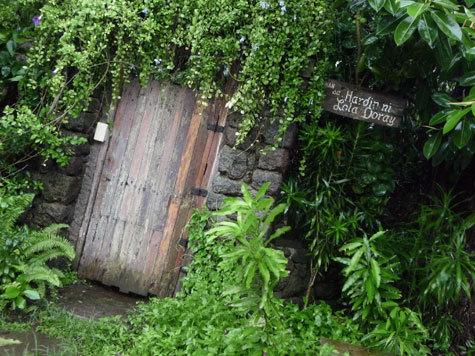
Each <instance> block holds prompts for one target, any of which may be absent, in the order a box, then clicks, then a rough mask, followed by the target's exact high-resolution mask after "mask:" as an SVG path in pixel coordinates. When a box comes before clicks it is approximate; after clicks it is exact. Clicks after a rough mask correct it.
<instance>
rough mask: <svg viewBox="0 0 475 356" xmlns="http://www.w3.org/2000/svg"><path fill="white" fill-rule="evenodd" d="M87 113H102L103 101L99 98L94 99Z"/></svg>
mask: <svg viewBox="0 0 475 356" xmlns="http://www.w3.org/2000/svg"><path fill="white" fill-rule="evenodd" d="M87 111H88V112H91V113H98V112H100V111H101V101H100V100H99V99H98V98H92V99H91V101H90V102H89V105H88V107H87Z"/></svg>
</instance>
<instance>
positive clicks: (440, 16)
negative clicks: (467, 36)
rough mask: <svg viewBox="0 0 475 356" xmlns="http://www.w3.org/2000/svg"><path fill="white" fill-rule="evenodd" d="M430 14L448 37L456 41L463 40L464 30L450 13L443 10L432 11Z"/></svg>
mask: <svg viewBox="0 0 475 356" xmlns="http://www.w3.org/2000/svg"><path fill="white" fill-rule="evenodd" d="M430 15H431V16H432V18H433V19H434V21H435V23H436V24H437V26H439V28H440V30H441V31H442V32H443V33H445V34H446V35H447V37H449V38H451V39H453V40H456V41H462V30H461V29H460V26H459V24H458V23H457V22H456V21H455V20H454V19H453V18H452V17H451V16H450V15H448V14H446V13H443V12H442V11H432V12H431V13H430Z"/></svg>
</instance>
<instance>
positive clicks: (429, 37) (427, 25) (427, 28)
mask: <svg viewBox="0 0 475 356" xmlns="http://www.w3.org/2000/svg"><path fill="white" fill-rule="evenodd" d="M436 26H437V25H436V24H435V22H434V20H432V17H430V16H429V15H428V14H423V15H422V16H421V19H420V21H419V24H418V26H417V29H418V31H419V34H420V35H421V37H422V38H423V39H424V41H426V42H427V44H428V45H429V46H430V47H431V48H434V46H435V42H436V41H437V35H438V33H439V31H438V30H437V27H436Z"/></svg>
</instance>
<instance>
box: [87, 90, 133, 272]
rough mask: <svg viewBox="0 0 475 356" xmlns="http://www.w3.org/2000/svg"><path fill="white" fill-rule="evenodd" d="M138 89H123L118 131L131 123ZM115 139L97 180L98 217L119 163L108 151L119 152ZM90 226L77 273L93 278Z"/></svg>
mask: <svg viewBox="0 0 475 356" xmlns="http://www.w3.org/2000/svg"><path fill="white" fill-rule="evenodd" d="M139 91H140V85H139V83H138V82H137V81H136V82H133V83H131V84H130V85H129V86H127V87H126V88H125V90H124V93H123V99H124V100H123V101H121V102H120V103H119V107H118V108H117V111H116V113H115V117H114V126H115V127H116V128H117V129H118V131H119V132H121V131H122V129H125V130H126V131H127V130H128V129H129V127H130V124H131V123H130V120H127V118H128V117H130V116H131V115H133V112H134V111H135V104H136V98H137V96H138V93H139ZM117 141H118V140H110V142H109V144H108V151H107V152H108V153H107V154H106V157H105V160H104V168H103V169H102V172H101V178H100V179H99V182H98V189H97V192H98V193H97V195H96V198H95V201H94V205H93V208H92V216H93V217H94V216H97V218H98V219H99V218H100V216H101V215H102V214H101V213H100V212H99V211H98V210H100V207H101V206H102V204H103V202H104V201H107V200H108V196H107V189H108V187H110V186H109V185H108V184H107V183H108V182H109V181H110V180H112V178H113V176H112V173H113V172H114V171H115V167H116V166H117V165H118V164H119V162H117V160H116V159H115V158H113V157H111V156H110V152H112V153H116V152H119V153H120V152H121V149H122V147H123V145H120V144H119V143H121V142H119V143H117ZM119 157H120V155H119ZM91 228H92V226H89V229H88V232H87V234H86V240H85V244H84V247H83V251H82V253H81V259H80V266H79V273H80V274H81V275H82V276H83V277H87V278H94V277H93V276H88V275H87V273H88V272H90V271H91V269H90V268H89V267H88V266H89V265H90V264H91V261H93V260H94V258H95V257H96V253H97V252H98V250H99V248H98V246H96V244H95V243H94V239H93V238H92V236H95V234H96V231H95V230H93V229H91ZM96 242H97V240H96ZM101 243H102V241H101Z"/></svg>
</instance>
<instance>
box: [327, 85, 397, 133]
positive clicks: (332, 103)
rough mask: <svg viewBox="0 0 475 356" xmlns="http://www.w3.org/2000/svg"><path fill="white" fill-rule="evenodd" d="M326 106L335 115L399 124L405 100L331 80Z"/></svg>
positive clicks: (387, 124)
mask: <svg viewBox="0 0 475 356" xmlns="http://www.w3.org/2000/svg"><path fill="white" fill-rule="evenodd" d="M325 88H326V89H325V95H326V97H325V101H324V103H323V108H324V109H325V110H326V111H329V112H332V113H334V114H337V115H340V116H345V117H350V118H352V119H355V120H361V121H367V122H372V123H374V124H377V125H382V126H389V127H399V126H400V124H401V119H402V117H403V114H404V108H405V105H406V102H405V100H403V99H400V98H397V97H394V96H391V95H386V94H381V93H376V92H372V91H369V90H365V89H361V88H359V87H357V86H355V85H351V84H348V83H343V82H340V81H338V80H335V79H329V80H327V82H326V83H325Z"/></svg>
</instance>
